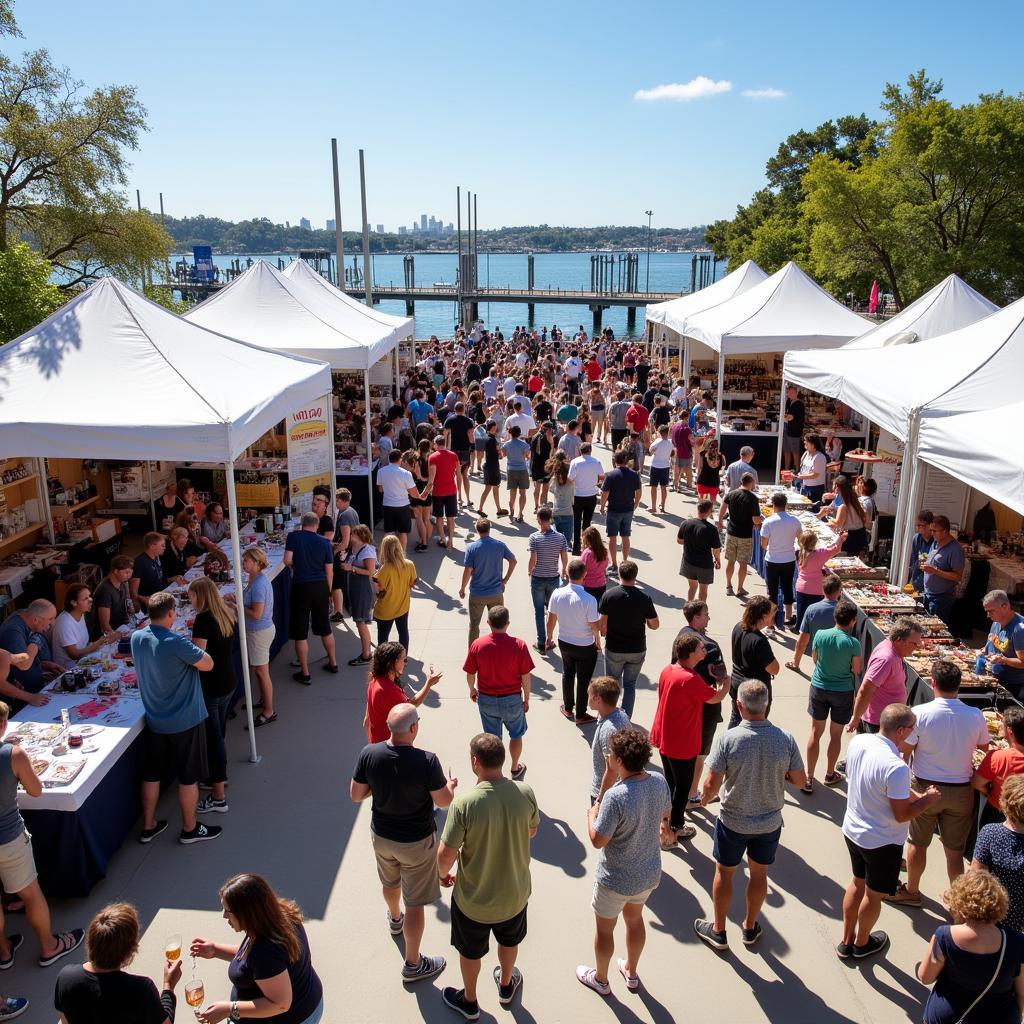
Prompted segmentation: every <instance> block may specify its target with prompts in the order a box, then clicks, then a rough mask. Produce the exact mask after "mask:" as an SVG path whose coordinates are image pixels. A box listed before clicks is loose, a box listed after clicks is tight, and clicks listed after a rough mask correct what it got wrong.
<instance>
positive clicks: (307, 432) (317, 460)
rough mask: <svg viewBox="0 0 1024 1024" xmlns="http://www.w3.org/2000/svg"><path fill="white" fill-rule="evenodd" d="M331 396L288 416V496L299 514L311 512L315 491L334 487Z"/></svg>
mask: <svg viewBox="0 0 1024 1024" xmlns="http://www.w3.org/2000/svg"><path fill="white" fill-rule="evenodd" d="M330 400H331V399H330V396H329V395H325V396H324V397H323V398H320V399H317V400H316V401H315V402H311V403H310V404H309V405H305V406H303V407H302V408H301V409H297V410H296V411H295V412H293V413H289V414H288V420H287V423H286V427H287V431H288V435H287V443H288V494H289V499H290V502H291V504H292V505H296V506H298V509H299V512H300V513H302V512H308V511H309V510H310V508H311V507H312V504H313V488H314V487H316V486H317V485H318V484H323V485H324V486H326V487H330V486H331V471H332V470H333V468H334V466H333V462H334V444H333V439H332V438H331V436H330V434H329V432H328V423H329V416H328V402H330Z"/></svg>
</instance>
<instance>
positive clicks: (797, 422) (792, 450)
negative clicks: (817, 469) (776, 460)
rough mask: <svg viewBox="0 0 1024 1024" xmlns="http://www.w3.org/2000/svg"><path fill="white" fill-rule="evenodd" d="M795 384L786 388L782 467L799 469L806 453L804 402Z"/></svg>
mask: <svg viewBox="0 0 1024 1024" xmlns="http://www.w3.org/2000/svg"><path fill="white" fill-rule="evenodd" d="M797 394H798V392H797V390H796V387H795V386H794V385H793V384H790V385H789V387H787V388H786V413H785V416H784V417H783V418H784V420H785V422H786V430H785V433H784V434H783V435H782V468H783V469H798V468H799V466H800V459H801V457H802V456H803V453H804V419H805V417H806V413H805V410H804V403H803V401H802V400H801V399H799V398H798V397H797Z"/></svg>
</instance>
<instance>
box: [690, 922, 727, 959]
mask: <svg viewBox="0 0 1024 1024" xmlns="http://www.w3.org/2000/svg"><path fill="white" fill-rule="evenodd" d="M693 930H694V931H695V932H696V933H697V938H698V939H700V941H701V942H704V943H706V944H707V945H709V946H710V947H711V948H712V949H717V950H718V952H719V953H723V952H725V951H726V950H727V949H728V948H729V940H728V939H727V938H726V935H725V932H716V931H715V925H714V922H712V921H701V920H699V919H698V920H696V921H694V922H693Z"/></svg>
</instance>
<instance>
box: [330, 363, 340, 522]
mask: <svg viewBox="0 0 1024 1024" xmlns="http://www.w3.org/2000/svg"><path fill="white" fill-rule="evenodd" d="M327 447H328V450H329V452H330V458H331V463H330V468H329V469H328V473H329V479H330V486H331V504H330V509H329V514H333V513H334V511H335V508H336V506H335V503H334V498H335V494H336V493H337V490H338V463H337V459H336V457H335V449H334V385H333V383H332V385H331V390H330V391H328V392H327Z"/></svg>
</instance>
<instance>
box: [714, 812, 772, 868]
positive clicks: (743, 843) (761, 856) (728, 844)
mask: <svg viewBox="0 0 1024 1024" xmlns="http://www.w3.org/2000/svg"><path fill="white" fill-rule="evenodd" d="M781 838H782V826H781V825H780V826H779V828H777V829H775V831H774V832H764V833H761V834H758V835H750V834H748V833H746V832H734V831H733V830H732V829H731V828H727V827H726V826H725V825H723V824H722V822H721V819H719V820H718V821H716V822H715V842H714V847H713V850H712V856H714V858H715V860H716V861H717V863H719V864H721V865H722V867H723V868H734V867H736V866H737V865H738V864H739V863H740V861H742V860H743V854H744V853H745V854H746V855H747V858H748V859H749V860H752V861H753V862H754V863H755V864H765V865H767V864H774V863H775V851H776V850H777V849H778V848H779V840H780V839H781Z"/></svg>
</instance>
